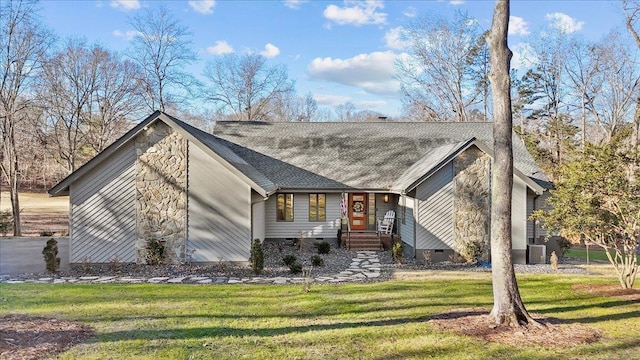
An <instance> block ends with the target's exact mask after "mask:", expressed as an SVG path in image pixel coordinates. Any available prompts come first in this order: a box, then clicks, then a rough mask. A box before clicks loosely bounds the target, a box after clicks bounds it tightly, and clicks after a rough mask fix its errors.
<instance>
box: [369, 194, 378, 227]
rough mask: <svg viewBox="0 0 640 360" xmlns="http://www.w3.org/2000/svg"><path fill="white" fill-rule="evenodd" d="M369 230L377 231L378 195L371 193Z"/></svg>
mask: <svg viewBox="0 0 640 360" xmlns="http://www.w3.org/2000/svg"><path fill="white" fill-rule="evenodd" d="M367 206H368V207H369V210H368V212H369V228H370V229H373V230H375V228H376V194H374V193H369V203H368V204H367Z"/></svg>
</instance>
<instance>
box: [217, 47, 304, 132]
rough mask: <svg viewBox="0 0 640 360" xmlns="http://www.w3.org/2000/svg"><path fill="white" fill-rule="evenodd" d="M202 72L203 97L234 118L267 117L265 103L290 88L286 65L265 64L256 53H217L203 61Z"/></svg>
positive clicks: (254, 118)
mask: <svg viewBox="0 0 640 360" xmlns="http://www.w3.org/2000/svg"><path fill="white" fill-rule="evenodd" d="M204 76H205V78H206V79H207V80H208V82H209V84H208V85H209V86H208V88H207V90H206V91H205V94H206V95H205V96H206V98H207V99H208V100H210V101H214V102H215V103H216V105H217V106H218V108H219V109H220V110H222V111H223V112H225V113H229V114H230V115H231V116H232V117H233V118H235V119H236V120H263V119H268V118H269V113H268V110H269V104H270V103H271V102H272V101H273V100H274V99H277V98H278V97H281V96H282V95H286V94H288V93H291V92H293V89H294V84H293V81H291V80H289V75H288V74H287V68H286V66H285V65H274V66H269V65H268V64H267V59H266V58H265V57H264V56H262V55H259V54H246V55H243V56H241V57H239V56H238V55H236V54H226V55H223V56H220V57H217V58H216V59H214V60H212V61H210V62H208V63H207V65H206V66H205V70H204Z"/></svg>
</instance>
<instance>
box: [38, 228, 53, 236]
mask: <svg viewBox="0 0 640 360" xmlns="http://www.w3.org/2000/svg"><path fill="white" fill-rule="evenodd" d="M40 236H42V237H47V236H53V231H49V230H42V231H40Z"/></svg>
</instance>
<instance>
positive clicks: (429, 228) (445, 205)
mask: <svg viewBox="0 0 640 360" xmlns="http://www.w3.org/2000/svg"><path fill="white" fill-rule="evenodd" d="M416 197H417V201H418V221H417V224H416V225H417V228H416V239H417V241H416V249H451V248H453V243H454V236H453V234H454V229H453V227H454V221H453V220H454V219H453V165H452V164H451V163H449V164H448V165H446V166H445V167H443V168H442V169H440V170H438V172H436V173H435V174H433V176H431V177H430V178H429V179H427V180H426V181H425V182H424V183H422V184H421V185H420V186H418V188H417V189H416Z"/></svg>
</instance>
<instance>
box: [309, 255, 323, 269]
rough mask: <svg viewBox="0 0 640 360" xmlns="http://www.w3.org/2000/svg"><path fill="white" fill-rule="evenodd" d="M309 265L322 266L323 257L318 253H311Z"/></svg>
mask: <svg viewBox="0 0 640 360" xmlns="http://www.w3.org/2000/svg"><path fill="white" fill-rule="evenodd" d="M311 265H313V266H315V267H320V266H324V259H322V257H321V256H320V255H313V256H312V257H311Z"/></svg>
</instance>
